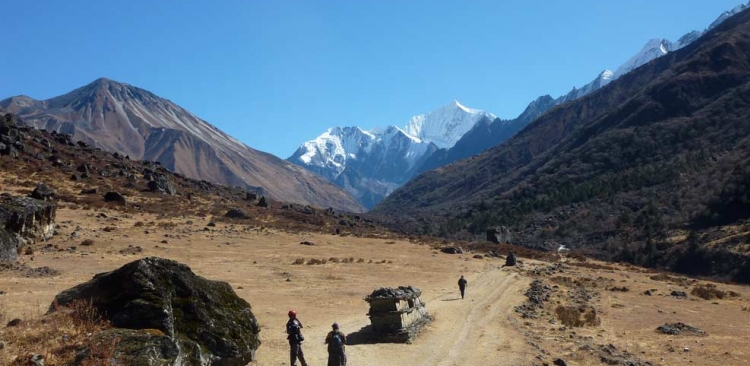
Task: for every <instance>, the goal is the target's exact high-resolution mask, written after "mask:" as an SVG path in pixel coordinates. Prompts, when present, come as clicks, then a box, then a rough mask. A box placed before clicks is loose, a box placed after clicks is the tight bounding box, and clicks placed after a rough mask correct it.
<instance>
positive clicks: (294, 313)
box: [289, 310, 297, 318]
mask: <svg viewBox="0 0 750 366" xmlns="http://www.w3.org/2000/svg"><path fill="white" fill-rule="evenodd" d="M293 316H297V312H296V311H294V310H289V317H290V318H291V317H293Z"/></svg>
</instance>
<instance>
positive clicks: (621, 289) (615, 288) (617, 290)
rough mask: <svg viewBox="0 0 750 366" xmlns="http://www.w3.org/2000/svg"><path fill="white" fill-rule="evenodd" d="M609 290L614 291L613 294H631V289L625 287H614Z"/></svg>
mask: <svg viewBox="0 0 750 366" xmlns="http://www.w3.org/2000/svg"><path fill="white" fill-rule="evenodd" d="M607 290H609V291H613V292H629V291H630V289H629V288H627V287H625V286H621V287H617V286H613V287H610V288H608V289H607Z"/></svg>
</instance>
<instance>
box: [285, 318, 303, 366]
mask: <svg viewBox="0 0 750 366" xmlns="http://www.w3.org/2000/svg"><path fill="white" fill-rule="evenodd" d="M286 334H287V336H286V339H288V340H289V358H290V363H291V365H292V366H297V359H298V358H299V361H300V362H302V366H307V361H305V353H304V352H302V341H304V340H305V337H303V336H302V322H300V321H299V319H297V312H296V311H294V310H289V321H288V322H286Z"/></svg>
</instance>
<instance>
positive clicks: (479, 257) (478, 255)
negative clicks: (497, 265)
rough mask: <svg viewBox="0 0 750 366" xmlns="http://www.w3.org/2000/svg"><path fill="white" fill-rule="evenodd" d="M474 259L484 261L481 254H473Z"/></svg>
mask: <svg viewBox="0 0 750 366" xmlns="http://www.w3.org/2000/svg"><path fill="white" fill-rule="evenodd" d="M474 259H484V256H483V255H481V254H474Z"/></svg>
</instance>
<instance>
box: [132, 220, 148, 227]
mask: <svg viewBox="0 0 750 366" xmlns="http://www.w3.org/2000/svg"><path fill="white" fill-rule="evenodd" d="M144 225H146V224H144V223H143V221H137V222H136V223H135V224H133V227H143V226H144Z"/></svg>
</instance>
